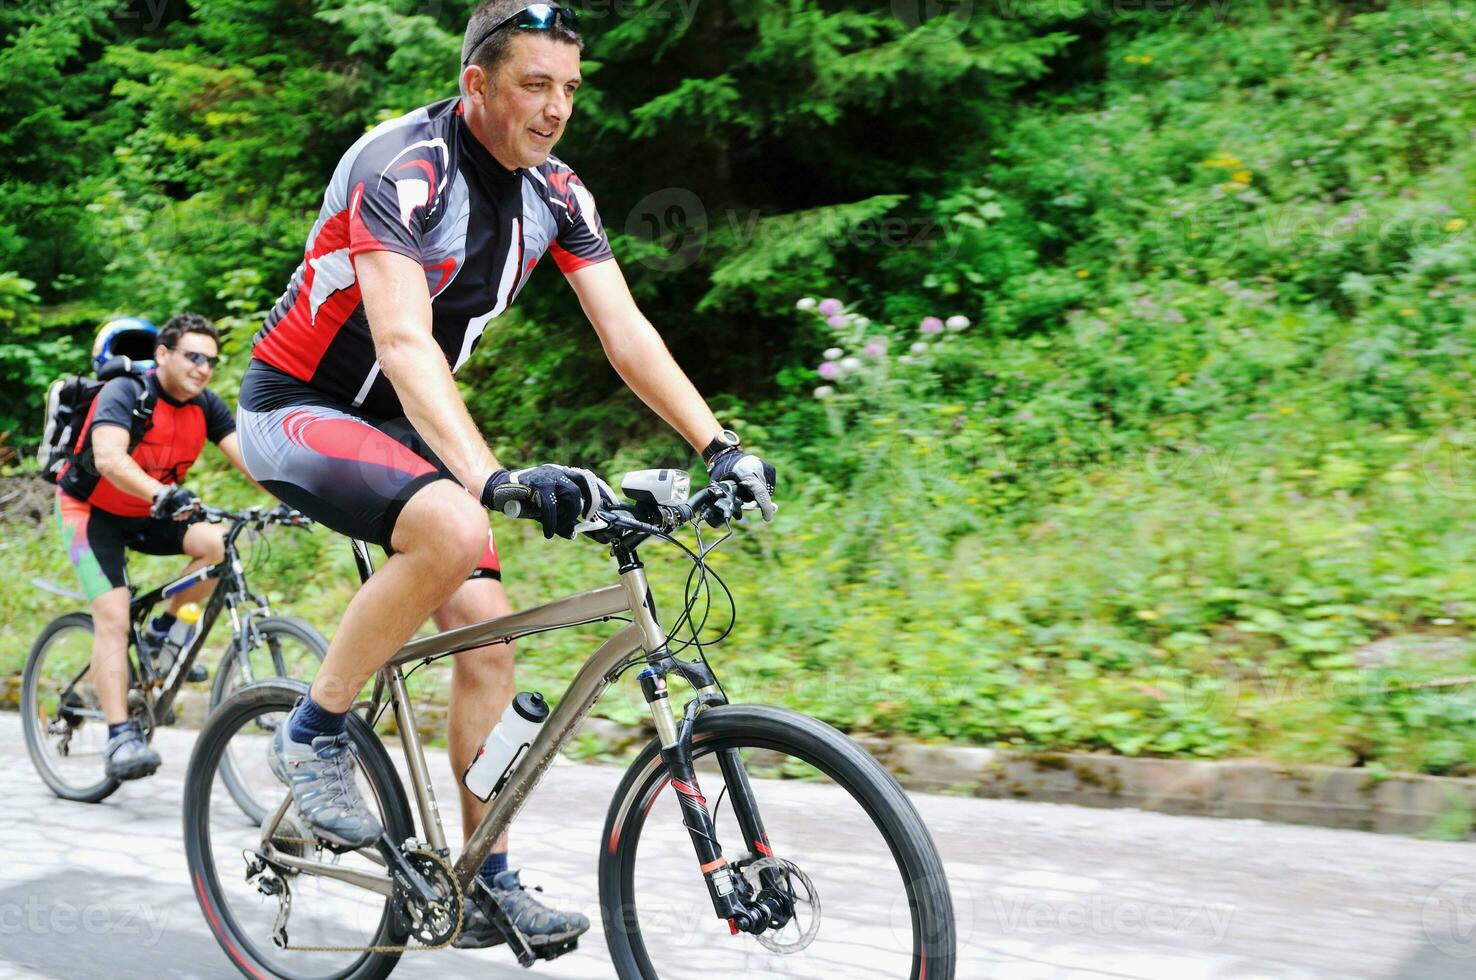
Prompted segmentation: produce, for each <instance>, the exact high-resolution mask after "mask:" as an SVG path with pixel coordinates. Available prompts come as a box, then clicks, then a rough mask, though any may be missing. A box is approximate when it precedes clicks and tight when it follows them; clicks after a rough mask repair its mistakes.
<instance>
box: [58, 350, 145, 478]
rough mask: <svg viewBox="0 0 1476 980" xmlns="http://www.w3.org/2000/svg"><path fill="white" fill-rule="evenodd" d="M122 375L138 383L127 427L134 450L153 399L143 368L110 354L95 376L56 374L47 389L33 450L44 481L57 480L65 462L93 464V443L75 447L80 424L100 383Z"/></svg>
mask: <svg viewBox="0 0 1476 980" xmlns="http://www.w3.org/2000/svg"><path fill="white" fill-rule="evenodd" d="M123 377H126V378H132V379H133V380H134V381H135V382H136V383H137V384H138V396H137V398H136V399H135V401H134V403H133V418H132V424H131V425H130V426H129V429H128V451H129V452H133V450H134V448H135V447H136V446H138V444H139V443H140V442H141V441H142V440H143V437H144V433H146V432H147V431H148V429H149V424H150V422H151V421H152V419H153V415H154V401H153V399H152V398H151V397H150V396H149V385H148V383H147V382H146V381H144V371H143V369H142V368H141V367H139V366H138V365H136V364H135V363H134V362H133V360H132V359H131V358H128V357H115V358H113V359H112V360H110V361H108V362H107V363H106V364H104V365H103V366H102V368H101V369H99V370H98V372H97V377H96V378H89V377H87V376H85V375H81V374H74V375H71V376H69V377H64V378H57V379H56V380H55V381H53V382H52V383H51V387H49V388H47V389H46V428H45V430H44V432H43V433H42V436H41V447H40V448H39V449H38V450H37V451H36V461H37V462H38V463H40V464H41V478H42V479H44V480H45V481H46V482H47V483H55V482H57V480H59V479H60V478H61V473H62V470H63V469H65V468H66V465H67V464H68V463H72V462H78V461H79V460H80V462H81V463H82V464H83V465H85V466H87V468H88V469H91V468H92V447H91V446H84V447H83V449H82V451H81V452H77V451H76V446H77V440H78V438H79V437H80V436H81V435H82V425H83V423H84V422H86V421H87V413H88V412H89V411H91V410H92V403H93V402H94V401H96V400H97V395H98V392H100V391H102V390H103V386H104V385H106V384H107V383H108V382H109V381H112V380H113V379H114V378H123Z"/></svg>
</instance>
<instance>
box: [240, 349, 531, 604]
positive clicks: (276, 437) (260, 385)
mask: <svg viewBox="0 0 1476 980" xmlns="http://www.w3.org/2000/svg"><path fill="white" fill-rule="evenodd" d="M236 431H237V433H238V436H239V438H240V440H241V456H242V458H243V459H244V461H245V463H246V471H247V472H248V473H250V474H251V476H252V478H253V479H254V480H256V482H258V483H260V484H261V485H262V486H264V487H266V488H267V489H268V490H270V491H271V492H272V493H274V494H276V495H277V497H278V498H280V499H281V500H283V501H284V502H286V503H287V504H289V505H290V506H292V507H296V508H297V509H298V510H300V511H302V512H303V513H304V514H306V515H307V516H309V517H311V518H312V519H313V520H315V521H317V522H318V523H320V524H323V525H326V526H327V527H329V528H332V529H333V530H335V531H337V532H339V533H340V534H346V535H348V536H349V537H351V538H359V539H361V540H363V541H369V542H372V543H374V544H377V545H380V546H381V547H383V548H384V549H385V550H386V551H388V550H390V538H391V537H392V536H393V535H394V531H395V521H396V520H397V519H398V518H399V516H400V510H401V509H402V508H403V507H404V506H405V503H406V501H408V500H409V499H410V498H411V497H412V496H414V495H415V493H416V491H418V490H419V489H420V488H421V487H423V486H425V485H427V484H429V483H434V482H435V481H436V480H452V481H453V482H454V481H455V478H454V477H453V476H452V475H451V471H450V470H448V469H447V468H446V467H445V465H444V464H443V463H442V462H441V461H440V460H439V459H437V458H436V455H435V454H434V453H432V452H431V451H430V447H429V446H427V445H426V444H425V440H423V439H421V438H420V436H419V434H418V433H417V432H416V431H415V430H414V429H413V428H411V426H410V423H409V421H408V420H406V419H388V420H386V419H376V418H372V417H370V416H368V415H365V414H363V413H361V412H358V411H355V410H354V409H353V408H352V407H350V406H348V405H345V404H343V403H342V402H340V401H338V400H337V399H335V398H333V397H331V396H329V395H326V394H324V393H323V392H321V391H319V390H318V389H316V388H314V387H312V386H311V385H308V384H305V383H304V382H302V381H299V380H297V379H296V378H294V377H292V376H291V375H288V374H285V373H283V372H281V371H278V370H277V369H276V368H274V367H272V366H270V365H268V364H265V363H263V362H261V361H257V360H253V361H252V362H251V364H250V366H249V367H247V369H246V376H245V378H244V379H242V381H241V398H240V401H239V402H238V404H237V408H236ZM472 577H473V578H501V577H502V574H501V565H500V563H499V562H498V560H497V547H496V544H495V543H494V542H493V540H492V535H491V534H490V533H489V534H488V535H487V550H486V551H485V552H483V554H482V560H481V561H480V562H479V563H478V565H477V568H476V571H474V572H473V573H472Z"/></svg>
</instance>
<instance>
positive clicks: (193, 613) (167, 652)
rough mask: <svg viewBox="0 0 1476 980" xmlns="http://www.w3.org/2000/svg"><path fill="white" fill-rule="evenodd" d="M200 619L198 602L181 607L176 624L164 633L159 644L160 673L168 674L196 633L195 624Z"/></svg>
mask: <svg viewBox="0 0 1476 980" xmlns="http://www.w3.org/2000/svg"><path fill="white" fill-rule="evenodd" d="M199 621H200V606H199V604H198V603H194V602H187V603H185V604H184V605H183V606H180V607H179V612H178V613H176V614H175V616H174V625H173V626H171V627H169V632H168V633H165V634H164V641H163V642H162V643H160V644H159V673H160V674H168V673H169V671H170V669H171V668H172V667H173V666H174V661H175V658H176V657H178V656H179V653H180V651H181V650H183V649H184V648H185V647H187V646H189V643H190V637H192V636H194V635H195V624H196V623H198V622H199Z"/></svg>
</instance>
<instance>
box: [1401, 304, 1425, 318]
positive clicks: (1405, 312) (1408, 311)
mask: <svg viewBox="0 0 1476 980" xmlns="http://www.w3.org/2000/svg"><path fill="white" fill-rule="evenodd" d="M1399 315H1400V316H1419V315H1420V311H1419V310H1412V309H1410V308H1409V307H1407V306H1406V307H1405V308H1404V309H1402V310H1400V311H1399Z"/></svg>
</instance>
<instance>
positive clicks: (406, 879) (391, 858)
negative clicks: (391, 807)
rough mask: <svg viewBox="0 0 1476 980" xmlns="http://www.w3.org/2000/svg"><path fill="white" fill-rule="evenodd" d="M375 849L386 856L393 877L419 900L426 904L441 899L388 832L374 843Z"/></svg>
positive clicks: (387, 865)
mask: <svg viewBox="0 0 1476 980" xmlns="http://www.w3.org/2000/svg"><path fill="white" fill-rule="evenodd" d="M374 846H375V848H376V849H377V850H378V851H379V853H380V854H381V855H383V856H384V863H385V866H386V867H387V868H389V873H390V876H391V877H394V878H399V879H400V881H401V882H402V883H403V884H404V885H405V887H407V888H408V889H410V890H411V891H413V892H414V893H415V895H416V897H417V898H419V899H421V900H422V901H425V902H435V901H438V900H439V899H440V898H441V893H440V892H438V891H436V889H435V886H433V885H432V884H431V883H430V882H428V881H426V880H425V876H424V875H422V874H421V873H420V872H419V871H416V870H415V868H414V867H413V866H412V865H411V864H410V862H409V861H407V860H405V855H404V853H403V852H402V851H401V850H400V849H399V847H397V846H396V845H395V842H394V841H392V840H390V835H389V833H388V831H386V832H385V833H382V834H380V835H379V840H377V841H375V842H374Z"/></svg>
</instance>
